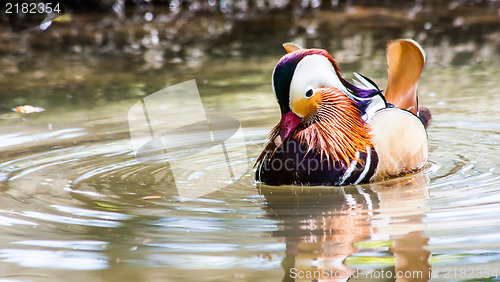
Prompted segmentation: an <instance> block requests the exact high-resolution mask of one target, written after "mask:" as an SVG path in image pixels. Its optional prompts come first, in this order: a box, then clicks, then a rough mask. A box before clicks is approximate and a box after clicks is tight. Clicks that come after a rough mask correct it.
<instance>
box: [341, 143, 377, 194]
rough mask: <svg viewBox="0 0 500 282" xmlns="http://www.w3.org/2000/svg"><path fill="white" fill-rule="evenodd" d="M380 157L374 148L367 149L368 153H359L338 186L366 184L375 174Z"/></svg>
mask: <svg viewBox="0 0 500 282" xmlns="http://www.w3.org/2000/svg"><path fill="white" fill-rule="evenodd" d="M377 165H378V156H377V153H376V152H375V150H374V148H373V147H369V146H368V147H366V153H364V152H360V151H357V152H356V155H355V158H354V160H352V161H351V164H350V165H349V167H348V168H347V169H346V170H345V171H344V174H343V175H342V176H341V177H340V179H339V182H338V185H357V184H360V183H366V182H368V181H369V180H370V178H371V177H372V176H373V174H374V173H375V169H376V168H377Z"/></svg>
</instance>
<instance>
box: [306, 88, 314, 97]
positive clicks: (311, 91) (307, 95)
mask: <svg viewBox="0 0 500 282" xmlns="http://www.w3.org/2000/svg"><path fill="white" fill-rule="evenodd" d="M313 94H314V93H313V90H312V89H309V90H307V91H306V94H305V96H306V97H307V98H311V96H312V95H313Z"/></svg>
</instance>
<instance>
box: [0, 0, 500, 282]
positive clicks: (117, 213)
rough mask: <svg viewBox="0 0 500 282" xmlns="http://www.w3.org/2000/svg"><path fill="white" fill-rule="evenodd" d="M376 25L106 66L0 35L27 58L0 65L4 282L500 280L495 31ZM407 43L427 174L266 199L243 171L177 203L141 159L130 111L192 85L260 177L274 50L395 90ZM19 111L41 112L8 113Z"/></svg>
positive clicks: (120, 50) (160, 174) (116, 58)
mask: <svg viewBox="0 0 500 282" xmlns="http://www.w3.org/2000/svg"><path fill="white" fill-rule="evenodd" d="M361 12H363V11H361ZM361 12H359V13H361ZM368 12H369V15H368V16H366V17H365V18H363V15H364V14H359V13H358V14H356V13H355V14H352V13H351V14H349V13H348V12H346V13H343V12H342V13H341V12H336V13H333V14H332V13H323V12H322V13H320V14H318V15H316V17H309V18H308V17H306V18H305V19H303V21H306V22H307V21H309V22H313V23H314V21H315V20H316V21H318V22H319V23H322V24H319V25H317V29H316V30H315V31H314V32H312V33H308V32H307V29H304V30H302V31H301V29H300V28H299V29H298V31H297V32H296V33H295V34H293V33H291V32H290V31H289V30H288V31H287V29H285V32H277V31H275V29H278V28H279V27H281V26H284V27H286V28H289V27H288V26H286V24H285V23H283V22H281V21H278V23H277V24H276V27H275V28H274V29H272V28H270V30H271V31H269V32H267V33H266V32H263V31H262V30H260V29H258V30H257V31H253V32H252V31H251V29H250V28H248V29H249V30H250V31H248V30H247V29H243V30H245V33H243V34H240V33H238V32H232V33H229V35H223V36H220V37H216V38H215V39H214V38H210V39H207V40H206V41H203V40H202V41H200V42H195V43H186V44H187V45H186V46H187V47H186V48H187V49H186V50H185V51H183V52H180V51H179V52H177V53H175V52H173V53H172V52H171V51H165V50H170V49H169V48H171V47H165V46H163V45H161V44H160V45H159V46H156V47H154V46H153V47H150V48H144V47H140V48H139V49H137V50H136V49H134V48H133V47H131V46H132V45H130V44H134V43H133V42H132V43H130V42H129V43H130V44H128V43H123V46H122V45H119V44H118V43H116V44H115V45H114V48H116V50H112V51H110V50H107V49H106V50H103V49H102V48H105V47H106V44H105V43H103V44H101V45H96V44H97V43H92V40H90V39H89V40H90V42H91V43H88V44H87V43H85V42H83V43H81V42H76V43H75V42H73V41H71V40H70V42H69V43H68V42H66V43H67V46H70V47H68V48H63V47H61V46H66V45H64V42H65V41H64V40H63V41H62V42H56V43H54V44H55V45H54V46H56V47H54V48H53V49H51V48H49V47H47V46H48V45H47V46H46V45H44V44H45V43H44V42H45V41H44V40H46V41H48V39H47V38H45V39H44V36H49V35H50V36H55V35H54V33H46V34H44V33H37V34H36V36H35V35H27V34H22V33H19V34H11V33H8V30H7V31H4V32H3V33H2V35H3V37H2V39H1V40H2V42H3V43H4V45H3V46H5V42H10V43H12V44H14V45H15V44H16V42H18V44H19V46H22V48H21V49H19V50H17V49H16V48H14V47H12V48H11V49H9V50H10V51H9V50H7V51H5V52H6V55H5V56H2V58H1V59H0V69H1V70H2V71H1V73H0V83H1V88H2V89H1V93H0V98H1V103H0V106H1V110H2V111H1V112H0V128H1V131H0V189H1V194H0V202H1V204H0V239H1V240H0V279H5V280H8V281H59V280H61V281H62V280H68V279H69V278H71V280H72V281H141V280H143V281H282V280H284V281H289V280H291V278H290V277H291V276H293V275H294V274H293V273H292V272H295V273H297V271H306V272H304V274H305V273H307V271H314V270H332V271H340V272H342V271H343V272H344V273H347V272H348V273H350V272H355V271H357V272H356V273H358V274H356V275H353V278H352V279H351V280H365V281H373V280H377V279H375V278H376V277H377V276H375V275H380V274H381V273H382V272H383V273H385V275H386V276H385V277H388V276H387V275H388V274H387V273H390V275H392V276H391V277H394V275H395V274H396V273H397V272H398V271H403V272H404V271H417V272H418V271H422V273H423V276H422V277H423V278H422V280H427V278H428V277H429V275H428V269H429V267H430V268H431V269H432V274H433V278H434V279H433V280H435V281H449V280H471V281H477V280H478V278H481V279H483V278H484V279H486V278H489V279H493V277H494V276H495V273H496V274H497V275H500V273H497V272H500V220H499V219H498V213H500V204H499V202H500V191H499V187H500V174H499V171H498V169H499V168H498V167H499V164H500V157H499V156H500V147H499V143H500V115H499V114H498V107H499V106H500V80H499V79H498V78H499V77H500V29H499V28H498V23H500V16H498V15H497V16H495V12H496V10H494V12H493V13H492V12H491V10H488V11H487V12H485V15H489V16H488V17H487V16H484V18H482V21H479V20H478V19H477V18H465V19H462V21H465V22H466V23H468V22H469V21H473V20H476V21H478V22H475V23H471V24H464V25H461V26H455V25H453V23H441V25H440V24H439V23H434V25H432V26H431V27H429V26H428V25H425V19H424V20H422V21H423V22H422V25H420V23H419V21H416V22H415V21H414V22H410V23H407V22H405V21H402V22H401V23H399V24H398V21H393V22H385V23H381V22H379V21H378V20H377V17H373V15H372V14H370V13H374V14H384V13H387V11H385V10H384V11H378V10H376V11H372V10H368ZM389 12H391V10H389ZM392 13H394V17H395V18H397V15H398V11H392ZM404 16H406V14H404ZM339 17H344V18H339ZM356 17H360V18H356ZM492 18H493V19H492ZM359 19H363V20H362V21H361V20H359ZM480 19H481V18H480ZM75 20H76V19H75ZM495 20H496V22H495ZM217 21H220V19H217ZM358 21H359V22H358ZM355 22H358V24H357V25H355ZM430 22H432V21H430ZM325 23H330V24H331V25H325ZM346 23H350V25H349V24H347V25H345V26H344V24H346ZM304 24H306V23H304ZM240 25H242V26H244V25H243V24H240ZM426 27H427V28H426ZM53 28H54V30H58V29H57V28H58V27H57V26H55V27H53ZM59 28H60V30H62V31H61V33H64V32H65V31H64V30H65V28H66V29H69V27H68V26H64V25H62V26H61V27H59ZM28 32H29V31H28ZM54 32H55V31H54ZM68 32H69V31H68ZM108 36H109V35H108ZM135 36H136V39H137V40H139V39H141V36H144V35H142V34H139V35H138V34H136V35H135ZM35 37H36V38H38V39H39V41H40V43H39V45H40V46H38V47H37V45H36V44H35V45H33V44H34V43H33V42H32V41H30V40H34V39H33V38H35ZM89 37H90V38H94V37H92V36H89ZM402 37H413V38H415V39H416V40H418V41H419V42H421V43H422V45H423V47H424V49H425V50H426V52H427V64H426V67H425V69H424V72H423V76H422V80H421V82H420V88H419V102H420V103H421V104H422V105H426V106H427V107H429V108H430V109H431V111H432V113H433V117H434V119H433V123H432V126H431V127H430V129H429V132H428V135H429V151H430V153H429V159H428V164H427V166H426V167H425V169H424V170H423V171H421V172H419V173H417V174H415V175H411V176H407V177H403V178H398V179H393V180H390V181H387V182H384V183H377V184H371V185H359V186H349V187H343V188H331V187H317V188H301V187H279V188H277V187H268V186H260V185H258V184H256V183H255V182H254V180H253V171H252V170H249V171H248V173H247V174H245V175H244V176H243V177H242V178H241V179H240V180H238V181H237V182H236V183H234V184H231V185H229V186H227V187H225V188H223V189H221V190H218V191H215V192H213V193H210V194H207V195H204V196H202V197H199V198H196V199H191V200H188V201H180V199H179V197H178V195H177V191H176V189H175V185H174V183H173V180H172V177H171V173H170V171H169V168H168V167H167V166H165V164H160V163H140V162H138V161H137V160H136V159H135V157H134V152H133V150H132V142H131V140H130V134H129V127H128V120H127V113H128V110H129V109H130V107H132V105H134V104H135V103H137V102H138V101H140V99H141V98H143V97H145V96H147V95H148V94H151V93H153V92H155V91H157V90H160V89H162V88H164V87H166V86H168V85H173V84H176V83H180V82H183V81H187V80H190V79H193V78H194V79H196V81H197V84H198V88H199V91H200V94H201V96H202V101H203V103H204V107H205V110H206V112H207V113H208V114H217V115H219V116H225V117H232V118H235V119H237V120H239V121H240V122H241V126H242V129H243V133H244V136H245V144H244V145H245V147H246V150H247V152H248V160H246V159H245V158H242V159H240V161H241V160H243V161H244V162H248V164H249V167H250V168H251V167H252V166H253V163H254V162H255V160H256V158H257V156H258V155H259V153H260V151H261V150H262V147H263V145H264V144H265V142H266V135H267V133H268V132H269V130H270V128H271V127H272V126H274V125H275V124H276V123H277V122H278V120H279V117H280V115H279V110H278V107H277V104H276V102H275V101H274V96H273V94H272V89H271V81H270V78H271V73H272V70H273V67H274V65H275V64H276V62H277V60H278V59H279V58H280V56H281V55H282V54H283V52H284V51H283V50H282V49H281V47H280V45H279V43H280V42H284V41H289V40H295V41H297V42H299V43H300V44H303V45H306V46H308V47H321V48H325V49H328V50H329V51H331V53H332V54H333V56H334V58H335V59H336V60H337V61H338V63H339V65H340V68H341V69H342V71H343V72H344V73H345V75H346V76H347V77H348V78H349V77H352V74H351V73H352V72H353V71H357V72H360V73H362V74H364V75H367V76H369V77H370V78H372V79H374V80H375V81H376V82H377V83H378V84H379V86H380V87H381V88H384V86H385V83H386V77H385V75H386V72H385V57H384V54H385V50H384V48H385V44H386V42H387V41H388V40H390V39H394V38H402ZM63 38H65V37H64V36H63ZM71 38H73V37H70V39H71ZM73 39H74V38H73ZM116 40H117V41H119V40H118V38H116ZM162 40H163V39H162V38H160V41H161V42H165V41H164V40H163V41H162ZM82 41H84V40H82ZM132 41H133V40H132ZM27 42H28V43H27ZM29 42H31V43H29ZM93 44H94V45H93ZM165 44H167V45H168V40H167V43H165ZM71 46H72V47H71ZM75 46H77V47H75ZM129 47H130V48H132V49H133V51H130V50H128V49H127V48H129ZM23 48H25V50H24V51H23ZM110 48H111V47H110ZM174 49H175V48H174ZM134 50H135V51H134ZM24 104H30V105H33V106H39V107H43V108H45V110H46V111H45V112H42V113H37V114H20V113H15V112H13V111H12V110H11V108H12V107H15V106H19V105H24ZM175 161H178V162H179V163H182V164H184V165H186V166H189V165H190V163H193V162H205V163H206V165H207V166H208V165H214V163H213V161H212V160H211V158H210V157H207V158H205V159H202V160H196V159H191V158H186V159H179V160H175ZM215 165H217V164H215ZM221 165H223V164H221ZM203 173H210V172H209V171H208V172H203ZM201 177H204V175H201ZM292 268H296V269H295V270H291V269H292ZM369 271H372V272H371V273H372V274H371V275H372V276H371V277H370V276H368V277H364V276H363V275H361V273H363V274H367V273H368V272H369ZM417 272H415V273H417ZM376 273H378V274H376ZM415 275H417V276H418V275H419V274H415ZM374 277H375V278H374ZM337 278H339V280H342V279H341V278H342V277H337ZM384 279H385V280H387V281H391V280H393V278H381V277H378V280H384ZM309 280H311V279H304V280H297V281H309Z"/></svg>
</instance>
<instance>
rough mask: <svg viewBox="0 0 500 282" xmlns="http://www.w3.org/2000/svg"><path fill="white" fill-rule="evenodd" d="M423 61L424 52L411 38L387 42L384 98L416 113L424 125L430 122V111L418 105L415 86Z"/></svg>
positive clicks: (416, 85)
mask: <svg viewBox="0 0 500 282" xmlns="http://www.w3.org/2000/svg"><path fill="white" fill-rule="evenodd" d="M424 63H425V52H424V50H423V49H422V47H421V46H420V45H419V44H418V43H417V42H415V41H413V40H411V39H401V40H395V41H391V42H389V44H388V45H387V64H388V70H387V71H388V73H389V80H388V81H387V88H386V90H385V99H386V101H387V102H388V103H391V104H393V105H394V106H396V107H398V108H401V109H404V110H407V111H410V112H412V113H413V114H415V115H417V116H418V117H419V118H420V120H422V123H423V124H424V126H425V127H427V126H428V125H429V124H430V121H431V118H432V116H431V112H430V111H429V109H427V108H426V107H422V106H420V107H419V106H418V98H417V87H418V81H419V79H420V75H421V74H422V69H423V67H424Z"/></svg>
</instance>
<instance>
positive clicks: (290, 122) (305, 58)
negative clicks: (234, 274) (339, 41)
mask: <svg viewBox="0 0 500 282" xmlns="http://www.w3.org/2000/svg"><path fill="white" fill-rule="evenodd" d="M285 49H287V51H289V53H288V54H286V55H285V56H283V57H282V58H281V59H280V60H279V62H278V64H277V65H276V67H275V68H274V71H273V80H272V81H273V90H274V94H275V95H276V99H277V100H278V104H279V106H280V110H281V114H282V118H281V122H280V129H279V133H278V135H277V136H276V137H275V139H274V143H275V144H276V146H279V145H281V143H283V142H284V141H285V140H286V139H287V138H289V137H290V136H291V134H292V133H293V132H294V130H295V129H296V128H297V127H298V126H299V125H300V124H301V123H304V124H311V123H312V122H314V121H315V120H316V119H317V113H318V110H319V109H320V105H321V104H322V100H323V99H324V98H325V95H324V92H325V91H326V90H327V89H328V90H329V91H330V92H331V90H332V89H336V90H338V91H341V92H342V93H348V90H347V89H346V86H345V80H344V79H343V78H342V77H341V74H340V70H339V68H338V66H337V63H336V62H335V61H334V60H333V58H332V57H331V56H330V55H329V54H328V52H327V51H325V50H322V49H299V48H293V46H292V47H290V46H288V48H287V46H286V45H285Z"/></svg>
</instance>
